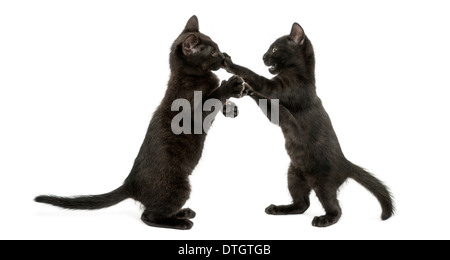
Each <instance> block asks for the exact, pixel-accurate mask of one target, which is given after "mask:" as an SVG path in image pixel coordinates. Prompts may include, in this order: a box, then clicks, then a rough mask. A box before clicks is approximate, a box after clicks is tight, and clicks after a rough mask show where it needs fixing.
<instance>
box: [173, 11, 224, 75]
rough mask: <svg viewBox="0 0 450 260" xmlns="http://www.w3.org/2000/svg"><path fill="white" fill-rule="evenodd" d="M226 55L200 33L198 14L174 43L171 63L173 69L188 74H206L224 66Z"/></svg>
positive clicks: (190, 20)
mask: <svg viewBox="0 0 450 260" xmlns="http://www.w3.org/2000/svg"><path fill="white" fill-rule="evenodd" d="M224 59H225V56H224V55H223V54H222V52H221V51H220V50H219V46H217V44H216V43H215V42H214V41H213V40H211V38H210V37H208V36H207V35H205V34H202V33H200V31H199V25H198V19H197V16H195V15H194V16H192V17H191V19H189V21H188V22H187V24H186V27H185V28H184V30H183V32H182V33H181V34H180V36H179V37H178V38H177V39H176V40H175V42H174V44H173V45H172V51H171V54H170V63H171V68H172V69H175V70H176V69H178V70H180V69H181V70H182V71H184V72H185V73H188V74H195V75H199V74H204V73H207V72H210V71H211V70H214V71H215V70H218V69H220V68H221V67H222V65H223V61H224Z"/></svg>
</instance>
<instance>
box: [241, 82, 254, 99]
mask: <svg viewBox="0 0 450 260" xmlns="http://www.w3.org/2000/svg"><path fill="white" fill-rule="evenodd" d="M243 94H244V96H253V95H254V94H255V93H254V92H253V89H252V87H250V85H249V84H247V83H245V82H244V92H243Z"/></svg>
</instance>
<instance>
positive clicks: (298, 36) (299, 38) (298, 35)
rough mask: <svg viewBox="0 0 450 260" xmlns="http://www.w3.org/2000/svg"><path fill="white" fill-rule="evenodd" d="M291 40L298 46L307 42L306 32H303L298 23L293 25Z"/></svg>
mask: <svg viewBox="0 0 450 260" xmlns="http://www.w3.org/2000/svg"><path fill="white" fill-rule="evenodd" d="M289 39H290V40H292V41H294V42H295V43H296V44H298V45H303V43H304V42H305V31H303V28H302V27H301V26H300V25H299V24H298V23H294V24H293V25H292V29H291V34H290V35H289Z"/></svg>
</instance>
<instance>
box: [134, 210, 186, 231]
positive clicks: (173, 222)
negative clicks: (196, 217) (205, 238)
mask: <svg viewBox="0 0 450 260" xmlns="http://www.w3.org/2000/svg"><path fill="white" fill-rule="evenodd" d="M191 211H192V210H191ZM192 212H193V211H192ZM186 213H188V210H182V211H180V212H178V213H177V214H175V215H174V216H171V217H167V216H161V215H158V214H155V213H154V212H152V211H150V210H148V209H146V210H145V211H144V213H142V217H141V219H142V221H143V222H144V223H145V224H147V225H149V226H152V227H158V228H171V229H180V230H189V229H191V228H192V226H193V225H194V223H192V221H190V220H188V219H186V218H178V217H179V216H178V214H180V216H185V214H186Z"/></svg>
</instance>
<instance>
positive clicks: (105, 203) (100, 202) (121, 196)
mask: <svg viewBox="0 0 450 260" xmlns="http://www.w3.org/2000/svg"><path fill="white" fill-rule="evenodd" d="M128 197H129V196H128V195H127V192H126V190H125V187H124V186H121V187H119V188H117V189H116V190H113V191H111V192H109V193H105V194H101V195H89V196H77V197H72V198H67V197H57V196H38V197H36V198H35V199H34V201H36V202H40V203H47V204H51V205H53V206H57V207H61V208H66V209H84V210H92V209H102V208H107V207H110V206H112V205H115V204H117V203H119V202H121V201H123V200H125V199H127V198H128Z"/></svg>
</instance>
